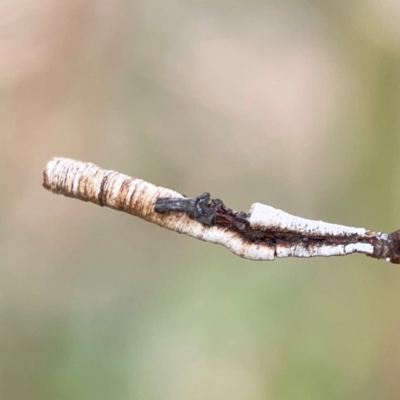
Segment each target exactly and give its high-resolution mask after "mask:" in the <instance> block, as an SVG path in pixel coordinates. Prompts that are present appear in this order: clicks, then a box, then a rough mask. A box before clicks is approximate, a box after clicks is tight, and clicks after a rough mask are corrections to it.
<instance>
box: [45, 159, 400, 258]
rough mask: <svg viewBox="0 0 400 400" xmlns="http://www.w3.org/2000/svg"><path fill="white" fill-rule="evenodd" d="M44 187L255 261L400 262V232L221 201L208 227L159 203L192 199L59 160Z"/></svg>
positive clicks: (211, 207) (50, 167)
mask: <svg viewBox="0 0 400 400" xmlns="http://www.w3.org/2000/svg"><path fill="white" fill-rule="evenodd" d="M43 186H44V187H45V188H46V189H48V190H50V191H52V192H53V193H57V194H63V195H64V196H68V197H73V198H76V199H80V200H83V201H89V202H91V203H95V204H98V205H100V206H106V207H109V208H112V209H114V210H118V211H124V212H126V213H129V214H132V215H135V216H137V217H140V218H142V219H145V220H146V221H149V222H152V223H155V224H157V225H160V226H162V227H164V228H168V229H170V230H173V231H175V232H179V233H184V234H186V235H189V236H192V237H194V238H197V239H201V240H204V241H206V242H211V243H217V244H221V245H223V246H225V247H227V248H228V249H229V250H231V251H232V252H233V253H235V254H237V255H238V256H240V257H244V258H248V259H251V260H273V259H274V258H275V257H314V256H334V255H346V254H351V253H363V254H367V255H369V256H371V257H375V258H389V259H392V260H393V261H394V262H396V259H398V258H399V254H398V253H399V252H398V247H399V246H398V242H399V240H398V237H399V236H400V235H399V234H398V231H397V232H394V233H393V234H390V235H387V234H381V233H375V232H371V231H366V230H365V229H363V228H352V227H347V226H342V225H337V224H330V223H325V222H322V221H313V220H308V219H304V218H300V217H296V216H293V215H290V214H288V213H285V212H283V211H281V210H278V209H275V208H273V207H270V206H266V205H263V204H260V203H255V204H253V205H252V206H251V208H250V212H249V214H246V213H242V212H241V213H237V212H236V211H233V210H231V209H229V208H227V207H226V206H225V205H224V204H223V202H222V201H221V200H212V201H211V202H209V203H208V205H207V207H208V208H207V210H208V212H212V213H211V214H210V216H211V219H210V221H212V222H211V223H207V224H206V223H202V222H201V221H202V219H201V218H200V217H199V218H197V219H196V218H194V217H193V215H190V214H188V213H187V212H178V211H171V212H162V213H161V212H156V211H155V206H156V202H157V200H159V201H160V200H165V199H176V200H177V201H179V199H186V198H185V197H184V196H182V195H181V194H180V193H177V192H175V191H173V190H170V189H166V188H163V187H160V186H155V185H153V184H151V183H148V182H146V181H143V180H141V179H136V178H132V177H130V176H127V175H124V174H121V173H119V172H115V171H109V170H105V169H102V168H100V167H98V166H96V165H94V164H91V163H84V162H79V161H75V160H71V159H67V158H54V159H52V160H51V161H50V162H49V163H48V164H47V166H46V169H45V171H44V177H43ZM205 195H208V194H205ZM208 196H209V195H208ZM203 198H204V195H203ZM185 201H186V200H185ZM210 210H211V211H210Z"/></svg>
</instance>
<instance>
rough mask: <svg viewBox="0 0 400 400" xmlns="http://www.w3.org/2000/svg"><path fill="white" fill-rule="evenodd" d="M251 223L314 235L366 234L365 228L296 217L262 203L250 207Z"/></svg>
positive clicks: (253, 225)
mask: <svg viewBox="0 0 400 400" xmlns="http://www.w3.org/2000/svg"><path fill="white" fill-rule="evenodd" d="M249 222H250V225H251V226H252V227H254V228H257V229H264V230H268V229H275V230H281V231H287V232H296V233H301V234H303V235H312V236H322V237H324V236H350V235H358V236H364V235H365V229H364V228H352V227H349V226H343V225H337V224H331V223H328V222H323V221H314V220H311V219H306V218H301V217H296V216H294V215H291V214H288V213H286V212H284V211H282V210H278V209H276V208H274V207H271V206H267V205H264V204H260V203H254V204H253V205H252V206H251V208H250V218H249Z"/></svg>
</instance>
